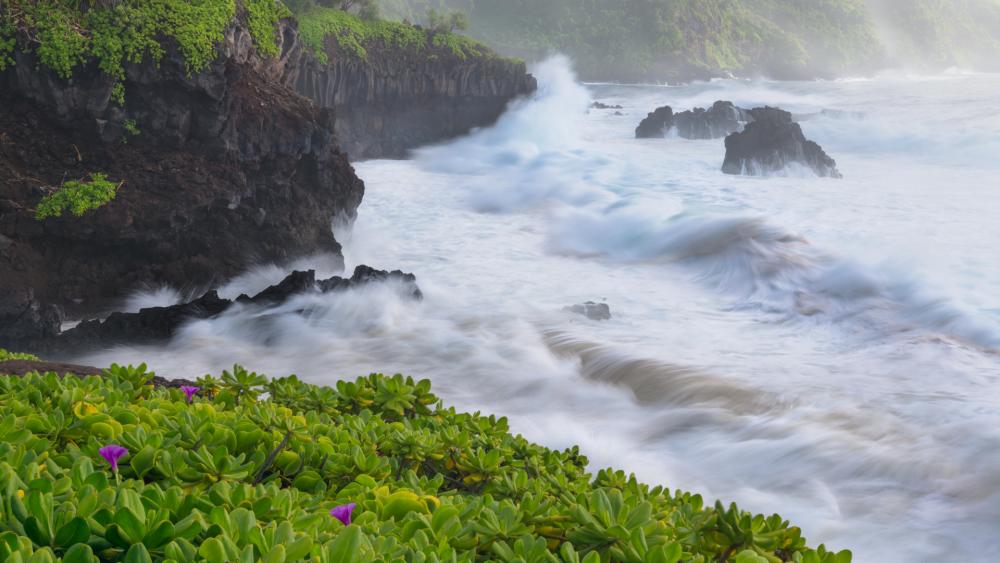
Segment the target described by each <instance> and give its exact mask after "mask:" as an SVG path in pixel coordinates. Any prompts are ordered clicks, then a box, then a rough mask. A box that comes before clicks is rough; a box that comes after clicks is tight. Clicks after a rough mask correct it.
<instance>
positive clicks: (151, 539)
mask: <svg viewBox="0 0 1000 563" xmlns="http://www.w3.org/2000/svg"><path fill="white" fill-rule="evenodd" d="M173 539H174V525H173V524H171V523H170V522H169V521H167V520H163V521H162V522H160V523H159V524H157V526H156V527H155V528H153V529H152V530H150V531H149V533H147V534H146V537H144V538H142V543H143V544H145V545H146V547H148V548H149V549H157V548H159V547H161V546H164V545H166V544H167V543H168V542H170V541H171V540H173Z"/></svg>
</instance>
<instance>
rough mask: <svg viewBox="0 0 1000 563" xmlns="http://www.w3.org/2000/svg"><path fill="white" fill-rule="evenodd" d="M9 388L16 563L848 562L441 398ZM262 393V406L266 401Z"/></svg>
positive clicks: (100, 384) (321, 391) (0, 526)
mask: <svg viewBox="0 0 1000 563" xmlns="http://www.w3.org/2000/svg"><path fill="white" fill-rule="evenodd" d="M150 380H151V374H149V373H147V372H146V370H145V367H144V366H140V367H138V368H131V367H129V368H124V367H118V366H112V368H110V369H109V370H107V371H106V372H105V375H104V376H101V377H95V376H91V377H86V378H78V377H73V376H67V377H65V378H61V377H59V376H57V375H56V374H51V373H50V374H44V375H40V374H28V375H26V376H24V377H0V557H4V558H5V560H7V561H39V562H41V561H56V560H59V558H61V560H62V561H73V562H84V561H126V562H141V561H160V560H164V561H177V562H180V561H209V562H212V563H221V562H223V561H241V562H242V561H246V562H252V561H269V562H270V561H274V562H283V561H289V562H291V561H302V560H312V561H325V562H330V563H368V562H376V561H383V562H395V561H408V562H417V561H426V562H435V561H436V562H443V561H462V562H470V563H471V562H477V561H504V562H523V563H536V562H537V563H542V562H544V563H579V562H583V563H602V562H603V563H607V562H611V561H615V562H629V563H665V562H667V563H672V562H677V561H690V562H702V563H708V562H716V561H728V562H735V563H758V562H759V563H768V562H780V561H799V562H808V563H846V562H849V561H850V553H849V552H846V551H844V552H840V553H828V552H826V551H825V550H824V549H822V548H819V549H818V550H816V551H813V550H810V549H807V548H806V547H805V540H804V539H803V538H802V537H801V535H800V532H799V529H798V528H795V527H793V526H790V525H789V524H788V522H786V521H784V520H783V519H782V518H781V517H779V516H777V515H775V516H771V517H769V518H765V517H763V516H753V515H751V514H749V513H746V512H743V511H741V510H739V509H738V508H736V506H734V505H730V506H728V507H726V506H724V505H722V504H721V503H715V504H714V505H705V504H704V503H703V501H702V498H701V497H700V496H698V495H692V494H689V493H682V492H679V491H678V492H671V491H668V490H666V489H663V488H662V487H649V486H647V485H643V484H641V483H639V482H638V481H636V479H635V478H634V477H633V476H630V475H626V474H625V473H623V472H621V471H614V470H610V469H609V470H602V471H599V472H598V473H597V474H596V475H591V474H588V473H587V470H586V466H587V460H586V458H585V457H583V456H581V455H580V453H579V451H577V449H576V448H573V449H570V450H566V451H563V452H556V451H552V450H549V449H546V448H543V447H540V446H537V445H534V444H531V443H529V442H528V441H526V440H525V439H524V438H522V437H520V436H514V435H512V434H510V433H509V431H508V427H507V421H506V420H505V419H503V418H496V417H493V416H484V415H480V414H464V413H459V412H456V411H455V410H454V409H449V408H445V407H443V406H441V404H440V403H439V401H438V399H437V397H435V396H434V395H433V394H431V392H430V383H429V382H428V381H426V380H425V381H419V382H418V381H414V380H412V379H410V378H404V377H402V376H398V375H397V376H394V377H385V376H381V375H372V376H369V377H364V378H361V379H358V380H357V381H355V382H344V381H341V382H338V383H337V385H336V387H335V388H328V387H317V386H314V385H309V384H306V383H303V382H301V381H299V380H298V379H296V378H295V377H294V376H292V377H288V378H283V379H276V380H272V381H267V379H266V378H264V377H262V376H259V375H257V374H255V373H249V372H247V371H246V370H244V369H242V368H239V367H237V368H235V369H234V370H233V371H232V372H225V373H223V375H222V377H221V378H218V379H216V378H212V377H209V376H206V377H204V378H201V379H200V380H199V381H198V384H197V385H198V386H197V387H183V388H181V389H168V388H162V387H161V388H154V387H152V386H150V385H149V383H150ZM265 392H266V396H265V395H264V393H265Z"/></svg>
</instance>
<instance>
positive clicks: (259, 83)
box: [0, 21, 364, 346]
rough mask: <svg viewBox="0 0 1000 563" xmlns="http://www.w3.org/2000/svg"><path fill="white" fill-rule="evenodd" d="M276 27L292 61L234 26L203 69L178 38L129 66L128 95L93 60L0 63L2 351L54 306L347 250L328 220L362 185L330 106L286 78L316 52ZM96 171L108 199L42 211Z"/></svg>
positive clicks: (70, 311) (218, 278)
mask: <svg viewBox="0 0 1000 563" xmlns="http://www.w3.org/2000/svg"><path fill="white" fill-rule="evenodd" d="M280 25H281V28H282V29H281V30H282V33H280V34H278V35H277V39H278V40H279V41H280V43H281V45H280V47H281V53H282V56H281V57H274V58H270V57H262V56H260V55H259V54H258V53H257V52H256V51H255V50H254V49H253V47H252V45H253V44H254V42H253V41H252V39H251V34H250V31H249V29H248V28H247V27H246V26H244V25H242V24H240V23H239V22H238V21H236V22H234V23H233V24H232V25H230V26H229V27H228V28H227V29H226V35H225V37H224V39H223V40H222V41H221V42H220V44H219V47H218V55H219V56H218V58H217V59H216V60H215V61H214V62H212V63H211V64H210V65H209V66H208V67H207V68H206V69H204V70H203V71H201V72H199V73H196V74H193V75H192V74H191V73H189V72H188V71H187V69H186V68H185V62H184V58H183V56H182V55H181V54H180V53H179V52H178V50H177V49H176V48H175V47H174V46H172V45H170V44H168V45H167V52H166V53H165V56H164V57H163V58H162V60H160V61H159V63H158V64H157V63H154V62H152V61H146V62H143V63H141V64H127V65H126V67H125V71H126V72H125V76H124V77H123V80H122V81H121V84H122V85H124V90H125V102H124V104H123V105H122V104H118V103H116V102H114V101H113V99H112V88H113V86H114V81H113V80H112V79H110V78H109V77H108V76H107V75H105V74H103V73H102V72H101V71H100V69H99V68H97V65H96V64H85V65H81V66H80V67H78V68H77V69H76V71H75V72H74V75H73V77H72V78H71V79H63V78H61V77H59V76H58V75H56V74H55V73H54V72H52V71H49V70H47V69H46V67H44V66H42V65H40V64H39V61H38V59H37V56H36V53H34V52H29V51H23V50H17V51H15V52H13V53H12V54H11V56H12V57H13V58H14V59H15V64H13V65H10V66H8V67H7V68H6V70H4V71H0V324H2V325H3V328H2V329H0V346H5V345H8V344H12V343H14V342H16V341H17V340H19V339H23V338H24V337H28V336H32V335H33V337H36V338H41V337H45V336H47V335H49V334H50V333H51V326H53V324H54V323H53V318H54V317H53V311H54V309H52V308H51V307H52V306H57V307H59V308H61V309H62V310H63V311H65V312H66V314H67V316H68V317H70V318H81V317H86V316H89V315H94V314H98V313H100V312H102V311H106V310H109V309H111V308H113V307H114V306H115V304H116V303H118V302H119V300H120V299H121V298H122V297H123V296H125V295H127V294H128V293H130V292H132V291H133V290H135V289H137V288H141V287H145V286H148V285H150V284H152V285H161V284H166V285H171V286H174V287H192V286H194V287H210V286H213V285H217V284H219V283H221V282H222V281H223V280H225V279H228V278H230V277H232V276H235V275H237V274H239V273H241V272H243V271H245V270H246V269H247V268H248V267H250V266H252V265H253V264H257V263H260V262H274V263H287V262H289V261H291V260H294V259H297V258H300V257H303V256H306V255H312V254H317V253H324V254H332V255H339V253H340V245H339V244H338V243H337V241H336V240H335V239H334V236H333V233H332V230H331V228H330V225H331V220H332V219H333V218H334V217H337V216H341V217H348V218H349V217H352V216H354V215H355V213H356V209H357V206H358V205H359V204H360V202H361V198H362V195H363V193H364V184H363V183H362V182H361V180H360V179H359V178H358V177H357V176H356V175H355V173H354V170H353V168H352V167H351V165H350V164H349V163H348V161H347V158H346V156H345V155H344V154H343V153H342V152H341V151H340V150H339V148H338V143H337V138H336V137H335V134H334V126H335V123H334V116H333V112H332V111H329V110H325V109H317V108H316V107H315V105H314V104H313V103H311V102H310V101H309V100H307V99H305V98H304V97H302V96H301V95H299V94H297V93H296V92H294V91H293V90H292V89H290V88H289V87H288V86H286V85H284V84H283V83H282V82H281V81H280V80H279V79H278V78H280V77H281V76H283V75H284V74H286V73H287V72H289V70H288V68H287V65H289V64H292V63H291V62H290V61H293V60H298V59H299V58H300V57H296V56H294V55H295V54H297V53H298V54H300V55H301V53H304V51H305V50H304V48H303V46H302V44H301V43H300V42H299V39H298V35H297V33H295V29H294V23H289V22H282V23H281V24H280ZM302 56H304V55H302ZM276 77H278V78H276ZM93 172H100V173H103V174H105V175H106V176H107V177H108V178H109V179H110V180H111V181H113V182H115V183H119V182H121V186H120V187H119V189H118V191H117V196H116V198H115V199H114V200H113V201H111V202H110V203H109V204H107V205H105V206H103V207H101V208H99V209H96V210H94V211H91V212H88V213H87V214H85V215H83V216H82V217H74V216H71V214H69V213H66V214H65V215H64V216H62V217H53V218H48V219H45V220H42V221H39V220H36V219H35V217H34V207H35V206H37V205H38V203H39V201H40V200H41V198H42V197H43V196H44V195H45V194H47V193H51V192H52V191H53V190H54V189H56V188H58V187H59V186H60V185H62V183H63V182H65V181H68V180H78V179H86V178H88V175H89V174H90V173H93ZM29 289H30V290H32V292H33V294H32V296H31V297H30V298H26V297H25V295H26V294H25V291H27V290H29ZM26 304H29V306H28V308H27V309H25V306H26ZM11 319H13V320H11ZM11 323H16V324H17V325H18V326H16V327H13V326H11ZM29 333H30V334H29Z"/></svg>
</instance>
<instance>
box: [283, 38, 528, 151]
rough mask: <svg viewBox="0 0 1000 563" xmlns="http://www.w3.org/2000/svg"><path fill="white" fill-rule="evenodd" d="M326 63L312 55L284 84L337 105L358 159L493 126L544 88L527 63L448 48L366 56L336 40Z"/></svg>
mask: <svg viewBox="0 0 1000 563" xmlns="http://www.w3.org/2000/svg"><path fill="white" fill-rule="evenodd" d="M326 55H327V58H328V61H329V62H327V63H320V62H318V61H317V60H316V59H314V58H312V57H305V58H303V59H302V60H301V62H300V63H299V64H294V65H288V66H286V68H285V77H284V79H285V81H286V83H287V84H289V85H291V86H293V87H294V88H295V90H296V91H298V92H299V93H301V94H302V95H304V96H306V97H308V98H310V99H312V100H313V101H314V102H316V104H317V105H319V106H321V107H326V108H333V109H334V110H335V112H336V115H337V123H336V130H337V136H338V138H339V139H340V142H341V147H342V148H343V149H344V151H345V152H347V154H348V155H349V156H350V157H351V159H352V160H353V159H367V158H403V157H405V156H406V154H407V152H408V151H409V150H410V149H413V148H416V147H419V146H421V145H426V144H430V143H435V142H439V141H443V140H446V139H450V138H453V137H457V136H460V135H464V134H466V133H468V132H469V131H470V130H472V129H473V128H476V127H484V126H488V125H492V124H493V123H494V122H495V121H496V120H497V118H498V117H500V115H501V114H502V113H503V111H504V108H506V106H507V103H508V102H510V101H511V100H512V99H514V98H516V97H519V96H524V95H528V94H530V93H532V92H534V91H535V89H536V87H537V85H536V82H535V79H534V77H532V76H531V75H530V74H528V73H527V71H526V69H525V65H524V63H521V62H515V61H512V60H509V59H502V58H499V57H468V58H463V57H461V56H458V55H456V54H454V53H453V52H451V51H450V50H448V49H447V48H446V47H440V48H432V49H429V50H422V51H415V50H406V49H392V48H384V47H380V46H378V45H374V46H372V47H371V48H369V49H368V50H367V53H366V56H365V57H363V58H361V57H358V56H357V55H354V54H351V53H347V52H344V51H343V50H342V49H340V47H339V46H338V45H337V44H336V42H335V41H334V40H333V39H328V40H327V44H326Z"/></svg>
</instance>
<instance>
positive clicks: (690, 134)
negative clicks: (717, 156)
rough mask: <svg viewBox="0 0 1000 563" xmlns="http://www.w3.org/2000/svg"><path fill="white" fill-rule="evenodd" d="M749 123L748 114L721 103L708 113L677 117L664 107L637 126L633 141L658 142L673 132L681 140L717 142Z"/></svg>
mask: <svg viewBox="0 0 1000 563" xmlns="http://www.w3.org/2000/svg"><path fill="white" fill-rule="evenodd" d="M752 120H753V117H752V116H751V111H749V110H745V109H743V108H740V107H737V106H735V105H734V104H733V103H732V102H724V101H721V100H720V101H717V102H715V103H714V104H712V107H710V108H709V109H705V108H694V109H690V110H686V111H682V112H678V113H674V111H673V108H671V107H670V106H664V107H661V108H656V110H655V111H653V112H652V113H650V114H649V115H648V116H646V118H645V119H643V120H642V122H641V123H639V126H638V127H637V128H636V130H635V137H636V138H637V139H655V138H661V137H665V136H666V135H667V133H668V132H670V131H671V130H674V131H676V132H677V136H678V137H681V138H683V139H720V138H722V137H725V136H726V135H729V134H730V133H734V132H736V131H742V130H743V127H744V125H746V124H747V122H749V121H752Z"/></svg>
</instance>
